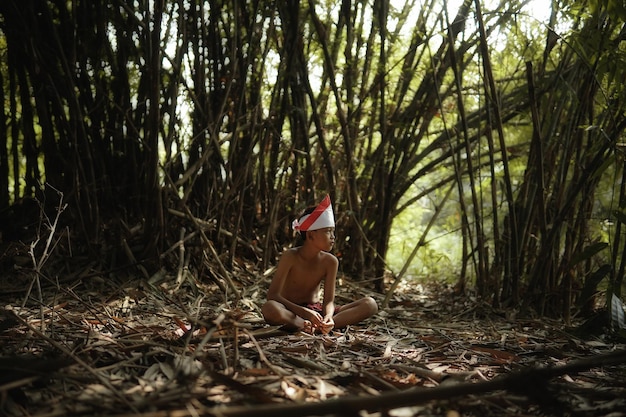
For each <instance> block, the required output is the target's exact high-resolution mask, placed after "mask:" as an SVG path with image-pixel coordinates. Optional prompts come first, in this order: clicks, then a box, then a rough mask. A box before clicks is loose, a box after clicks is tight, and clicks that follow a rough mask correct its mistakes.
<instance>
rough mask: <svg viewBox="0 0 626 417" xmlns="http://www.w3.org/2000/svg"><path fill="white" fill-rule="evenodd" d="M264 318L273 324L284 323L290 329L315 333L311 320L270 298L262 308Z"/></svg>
mask: <svg viewBox="0 0 626 417" xmlns="http://www.w3.org/2000/svg"><path fill="white" fill-rule="evenodd" d="M261 312H262V313H263V318H265V321H266V322H268V323H269V324H272V325H284V326H285V328H287V329H289V330H302V331H303V332H307V333H313V325H312V324H311V322H310V321H308V320H305V319H303V318H302V317H300V316H297V315H295V314H294V313H293V312H292V311H291V310H289V309H288V308H286V307H285V306H284V305H282V304H281V303H279V302H278V301H274V300H269V301H268V302H266V303H265V304H264V305H263V307H262V308H261Z"/></svg>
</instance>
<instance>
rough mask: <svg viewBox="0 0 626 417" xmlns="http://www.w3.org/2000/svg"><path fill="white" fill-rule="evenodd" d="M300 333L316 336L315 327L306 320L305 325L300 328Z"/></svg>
mask: <svg viewBox="0 0 626 417" xmlns="http://www.w3.org/2000/svg"><path fill="white" fill-rule="evenodd" d="M300 331H301V332H304V333H308V334H314V333H315V327H314V326H313V323H311V322H310V321H308V320H304V324H303V325H302V327H301V328H300Z"/></svg>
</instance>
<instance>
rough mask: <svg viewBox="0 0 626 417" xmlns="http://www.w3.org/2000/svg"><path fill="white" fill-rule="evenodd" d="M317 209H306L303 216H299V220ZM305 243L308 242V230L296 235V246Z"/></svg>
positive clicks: (313, 207) (312, 207)
mask: <svg viewBox="0 0 626 417" xmlns="http://www.w3.org/2000/svg"><path fill="white" fill-rule="evenodd" d="M315 207H316V206H310V207H307V208H306V209H304V211H303V212H302V214H300V216H298V219H301V218H302V217H304V216H306V215H307V214H311V213H313V210H315ZM305 241H306V230H299V231H298V232H297V233H296V246H302V245H303V244H304V242H305Z"/></svg>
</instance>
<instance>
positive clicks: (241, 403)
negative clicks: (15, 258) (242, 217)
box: [0, 266, 626, 417]
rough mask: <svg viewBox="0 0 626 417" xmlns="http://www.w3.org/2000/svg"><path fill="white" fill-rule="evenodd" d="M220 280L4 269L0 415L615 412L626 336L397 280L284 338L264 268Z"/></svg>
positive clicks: (624, 385) (623, 405)
mask: <svg viewBox="0 0 626 417" xmlns="http://www.w3.org/2000/svg"><path fill="white" fill-rule="evenodd" d="M233 276H236V277H237V279H236V282H235V285H236V286H237V288H238V291H239V299H237V297H236V296H235V294H234V291H232V292H230V291H229V290H228V286H227V285H217V284H218V282H208V283H207V282H202V281H200V280H197V279H195V278H194V277H191V276H190V275H187V276H183V277H180V276H179V277H177V276H175V275H169V274H167V273H161V274H156V275H154V276H152V277H149V278H147V279H128V278H127V277H125V278H123V279H122V278H121V277H116V276H115V274H109V275H107V276H104V275H102V274H99V273H97V271H96V272H94V271H93V270H91V269H89V267H87V266H86V267H85V268H84V269H83V270H82V271H81V272H80V273H74V274H70V275H68V276H66V277H65V278H63V279H61V278H53V279H52V278H45V277H39V279H37V278H34V277H33V275H32V274H30V275H29V274H23V275H21V276H20V275H19V274H18V275H17V276H16V277H11V279H7V278H6V277H5V279H4V280H2V281H1V284H2V288H0V303H1V304H0V307H1V308H0V414H1V415H6V416H67V415H120V416H121V415H128V416H130V415H133V416H137V415H142V416H155V417H156V416H296V415H297V416H304V415H316V416H322V415H324V416H381V417H382V416H398V417H405V416H406V417H408V416H446V417H457V416H482V417H485V416H509V415H510V416H581V417H582V416H611V417H619V416H626V365H625V363H626V344H624V343H623V341H620V340H619V339H616V338H615V337H614V336H611V335H610V334H609V332H608V331H607V330H606V329H605V328H603V327H602V325H601V324H600V325H591V327H588V328H586V330H585V331H584V332H581V331H580V330H581V329H582V327H580V326H579V325H580V323H573V324H572V325H571V326H570V327H565V326H564V325H563V323H561V322H559V321H555V320H550V319H546V318H533V317H519V316H518V315H516V314H515V312H513V311H497V310H494V309H492V308H491V307H490V306H488V305H486V304H484V303H481V302H480V301H479V300H476V299H473V298H472V297H471V296H469V295H463V296H461V295H454V294H453V291H451V290H450V289H449V288H447V287H446V286H444V285H439V284H429V285H418V284H411V285H405V286H402V285H401V286H399V287H398V289H397V291H396V293H395V294H394V296H393V297H392V298H391V301H390V303H389V306H388V307H387V308H384V309H381V311H380V312H379V314H378V315H377V316H376V317H374V318H372V319H369V320H368V321H366V322H364V323H362V324H361V325H358V326H352V327H349V328H347V329H345V330H342V331H334V332H332V333H331V334H329V335H326V336H323V335H308V334H304V333H287V332H284V331H282V330H281V329H278V328H276V327H271V326H268V325H266V324H265V323H264V322H263V320H262V318H261V316H260V314H259V308H260V305H261V304H262V303H263V301H264V296H265V290H266V288H267V286H268V284H269V276H268V274H263V273H262V272H254V271H253V272H250V271H247V270H246V268H245V267H244V266H241V270H240V271H237V273H236V274H233ZM39 286H40V288H41V290H39ZM24 288H30V291H26V290H24ZM337 293H338V299H337V302H338V304H341V303H343V302H346V301H348V300H350V299H353V298H356V297H360V296H363V295H372V296H374V297H375V298H376V299H377V300H378V301H379V302H382V300H383V297H382V296H381V295H380V294H375V293H373V292H371V291H369V290H367V289H365V288H363V287H362V286H359V285H356V283H354V282H350V281H349V280H347V279H343V280H341V285H340V287H339V288H338V291H337Z"/></svg>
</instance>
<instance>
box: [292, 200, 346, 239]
mask: <svg viewBox="0 0 626 417" xmlns="http://www.w3.org/2000/svg"><path fill="white" fill-rule="evenodd" d="M291 226H292V227H293V230H295V231H298V232H306V231H308V230H318V229H323V228H325V227H335V215H334V214H333V205H332V204H331V202H330V196H329V195H328V194H327V195H326V197H324V199H323V200H322V202H321V203H319V204H318V206H317V207H315V210H313V212H312V213H311V214H305V215H304V216H302V217H300V219H299V220H298V219H296V220H294V221H293V223H292V224H291Z"/></svg>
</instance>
